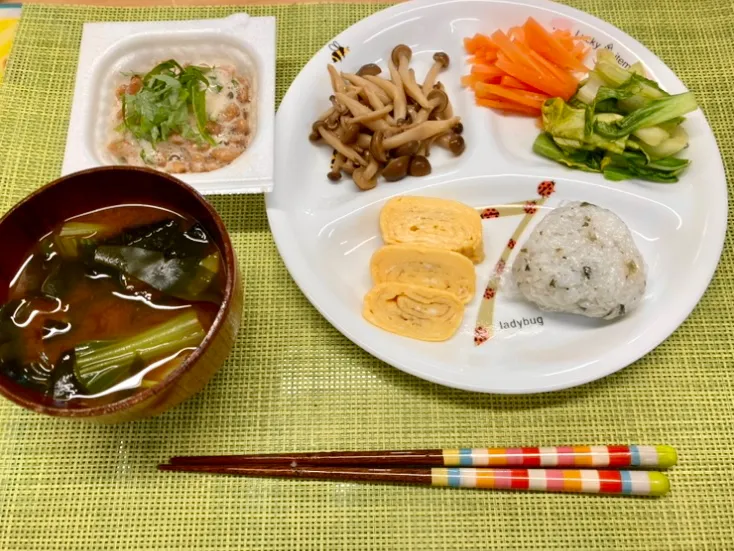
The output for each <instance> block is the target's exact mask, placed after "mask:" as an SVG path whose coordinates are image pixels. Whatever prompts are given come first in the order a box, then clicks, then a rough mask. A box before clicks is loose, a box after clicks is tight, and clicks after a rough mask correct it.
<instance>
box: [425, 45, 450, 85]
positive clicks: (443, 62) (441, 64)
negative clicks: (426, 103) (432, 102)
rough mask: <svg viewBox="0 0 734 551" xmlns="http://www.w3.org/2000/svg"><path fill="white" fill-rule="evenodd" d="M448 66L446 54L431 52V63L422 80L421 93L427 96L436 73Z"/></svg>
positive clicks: (434, 81)
mask: <svg viewBox="0 0 734 551" xmlns="http://www.w3.org/2000/svg"><path fill="white" fill-rule="evenodd" d="M448 66H449V56H448V55H446V54H445V53H444V52H436V53H435V54H433V65H432V66H431V68H430V69H429V70H428V73H427V74H426V79H425V80H424V81H423V89H422V91H423V93H424V94H425V95H426V96H428V93H429V92H430V91H431V89H432V88H433V85H434V84H435V83H436V78H437V77H438V73H440V72H441V69H445V68H446V67H448Z"/></svg>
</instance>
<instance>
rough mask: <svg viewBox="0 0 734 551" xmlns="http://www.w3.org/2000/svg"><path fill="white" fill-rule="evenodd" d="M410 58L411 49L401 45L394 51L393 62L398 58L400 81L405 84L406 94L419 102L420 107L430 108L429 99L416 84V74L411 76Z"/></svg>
mask: <svg viewBox="0 0 734 551" xmlns="http://www.w3.org/2000/svg"><path fill="white" fill-rule="evenodd" d="M410 56H411V51H410V48H408V47H407V46H404V45H402V44H401V45H398V46H396V47H395V48H394V49H393V54H392V56H391V57H392V59H391V61H393V60H395V58H396V57H397V60H396V61H397V63H398V74H399V75H400V79H401V80H402V82H403V88H404V89H405V93H406V94H408V95H409V96H410V97H411V98H413V99H414V100H415V101H417V102H418V105H420V106H421V107H423V108H425V107H427V106H428V98H426V96H425V95H423V91H422V90H421V89H420V87H419V86H418V84H416V82H415V73H413V74H411V72H410V67H408V64H409V63H410Z"/></svg>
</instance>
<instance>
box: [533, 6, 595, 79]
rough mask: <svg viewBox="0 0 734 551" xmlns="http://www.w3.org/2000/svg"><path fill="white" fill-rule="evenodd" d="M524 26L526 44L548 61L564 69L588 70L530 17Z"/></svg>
mask: <svg viewBox="0 0 734 551" xmlns="http://www.w3.org/2000/svg"><path fill="white" fill-rule="evenodd" d="M524 28H525V38H526V39H527V42H528V45H529V46H530V47H531V48H532V49H533V50H535V51H536V52H538V53H539V54H541V55H542V56H543V57H545V58H546V59H548V61H552V62H554V63H556V64H557V65H560V66H561V67H563V68H565V69H573V70H575V71H588V70H589V69H588V67H586V66H585V65H584V64H583V63H581V62H579V61H578V60H577V59H575V58H574V57H573V56H572V55H571V54H569V53H568V51H566V50H565V49H564V48H563V46H562V45H561V44H560V43H559V42H558V40H557V39H556V38H555V37H554V36H553V35H551V34H550V33H549V32H548V31H546V30H545V29H544V28H543V27H542V26H541V25H540V23H538V22H537V21H536V20H535V19H533V18H532V17H528V19H527V21H525V25H524Z"/></svg>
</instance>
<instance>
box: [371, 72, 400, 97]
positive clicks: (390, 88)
mask: <svg viewBox="0 0 734 551" xmlns="http://www.w3.org/2000/svg"><path fill="white" fill-rule="evenodd" d="M364 78H365V80H367V81H369V82H371V83H372V84H374V85H375V86H377V87H379V88H381V89H382V91H383V92H385V93H386V94H387V95H388V96H389V97H390V99H391V100H394V99H395V96H396V95H397V93H398V91H397V88H396V87H395V85H394V84H393V83H392V82H390V81H389V80H385V79H384V78H380V77H378V76H374V75H365V76H364Z"/></svg>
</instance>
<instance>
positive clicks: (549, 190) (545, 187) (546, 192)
mask: <svg viewBox="0 0 734 551" xmlns="http://www.w3.org/2000/svg"><path fill="white" fill-rule="evenodd" d="M555 190H556V183H555V182H554V181H553V180H545V181H543V182H540V183H539V184H538V195H540V196H541V197H550V196H551V195H552V194H553V192H554V191H555Z"/></svg>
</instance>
